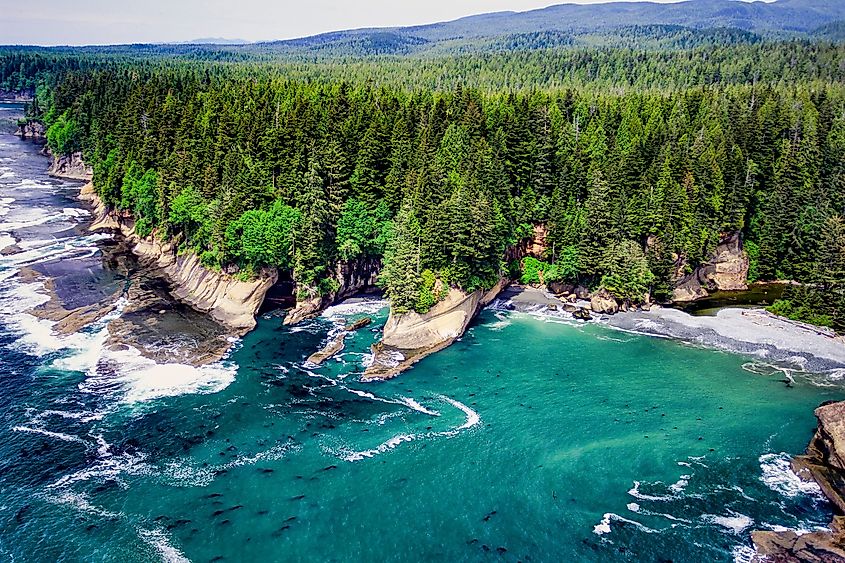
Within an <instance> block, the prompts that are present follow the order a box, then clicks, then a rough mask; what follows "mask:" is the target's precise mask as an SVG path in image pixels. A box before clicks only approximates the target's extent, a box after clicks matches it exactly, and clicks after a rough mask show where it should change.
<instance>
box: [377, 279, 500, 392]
mask: <svg viewBox="0 0 845 563" xmlns="http://www.w3.org/2000/svg"><path fill="white" fill-rule="evenodd" d="M507 285H508V280H507V279H505V278H502V279H500V280H499V282H498V283H497V284H496V285H495V286H493V287H492V288H491V289H489V290H482V289H479V290H477V291H474V292H472V293H466V292H464V291H461V290H460V289H456V288H450V289H449V293H448V294H447V295H446V297H445V298H444V299H442V300H440V301H439V302H437V303H436V304H435V305H434V306H433V307H432V308H431V310H429V311H428V312H427V313H424V314H420V313H416V312H414V311H410V312H407V313H402V314H396V313H395V312H394V311H393V310H391V311H390V316H389V317H388V319H387V323H386V324H385V326H384V336H383V337H382V340H381V341H380V342H379V343H378V344H376V345H375V346H374V347H373V361H372V363H371V364H370V366H369V367H368V368H367V369H366V371H365V372H364V379H365V380H370V381H373V380H381V379H390V378H392V377H396V376H397V375H399V374H400V373H401V372H403V371H404V370H406V369H408V368H409V367H411V366H412V365H413V364H415V363H416V362H418V361H420V360H421V359H423V358H425V357H426V356H428V355H429V354H432V353H434V352H437V351H438V350H442V349H443V348H446V347H447V346H449V345H450V344H452V343H453V342H454V341H455V340H457V339H458V338H460V337H461V336H462V335H463V334H464V332H465V331H466V329H467V327H468V326H469V323H470V322H471V321H472V319H473V318H475V316H476V315H477V314H478V312H479V311H480V310H481V308H482V307H484V306H485V305H488V304H489V303H490V302H492V301H493V299H495V298H496V296H497V295H499V293H500V292H501V291H502V289H504V288H505V287H506V286H507Z"/></svg>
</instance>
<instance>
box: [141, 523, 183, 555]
mask: <svg viewBox="0 0 845 563" xmlns="http://www.w3.org/2000/svg"><path fill="white" fill-rule="evenodd" d="M137 531H138V537H140V538H141V539H142V540H144V542H146V543H147V544H148V545H149V546H150V547H152V548H153V549H155V550H156V553H158V555H159V556H160V557H161V559H162V561H165V563H191V561H190V559H188V558H187V557H185V555H183V554H182V552H181V551H179V550H178V549H177V548H176V547H174V546H173V544H172V543H170V538H169V537H168V536H167V534H166V533H165V532H164V530H162V529H161V528H152V529H149V528H138V529H137Z"/></svg>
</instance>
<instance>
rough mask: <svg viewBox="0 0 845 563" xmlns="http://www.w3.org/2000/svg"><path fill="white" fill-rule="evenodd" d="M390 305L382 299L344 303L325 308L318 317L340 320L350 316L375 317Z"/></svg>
mask: <svg viewBox="0 0 845 563" xmlns="http://www.w3.org/2000/svg"><path fill="white" fill-rule="evenodd" d="M389 305H390V303H388V302H387V301H386V300H384V299H366V300H362V301H355V302H349V301H348V300H347V301H344V302H342V303H338V304H337V305H332V306H331V307H327V308H326V309H325V310H324V311H323V313H322V314H321V315H320V316H321V317H323V318H326V319H341V318H345V317H348V316H351V315H376V314H378V313H380V312H381V311H383V310H384V309H385V308H387V307H388V306H389Z"/></svg>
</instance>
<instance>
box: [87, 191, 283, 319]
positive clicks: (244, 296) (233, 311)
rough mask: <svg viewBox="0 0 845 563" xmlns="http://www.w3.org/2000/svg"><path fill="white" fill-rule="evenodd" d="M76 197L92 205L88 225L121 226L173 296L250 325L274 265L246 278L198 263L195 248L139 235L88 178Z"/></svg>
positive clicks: (272, 281) (97, 227)
mask: <svg viewBox="0 0 845 563" xmlns="http://www.w3.org/2000/svg"><path fill="white" fill-rule="evenodd" d="M79 198H80V199H82V200H83V201H87V202H89V203H90V204H91V205H92V206H93V207H94V213H95V220H94V222H93V223H92V225H91V227H90V229H91V230H92V231H97V230H115V231H118V232H120V233H121V235H123V236H124V237H125V238H126V240H127V241H128V242H129V243H130V245H131V246H132V251H133V252H134V253H135V254H136V255H137V256H138V257H139V258H141V259H142V260H144V261H146V262H147V263H148V264H150V265H152V266H154V267H155V268H157V269H158V270H159V271H160V272H161V274H162V276H163V277H164V278H166V279H167V280H168V281H169V282H170V283H171V284H172V290H171V293H172V294H173V296H174V297H176V298H177V299H179V300H180V301H182V302H184V303H186V304H187V305H190V306H191V307H193V308H194V309H196V310H198V311H200V312H203V313H207V314H208V315H210V316H211V317H212V318H213V319H214V320H216V321H218V322H219V323H221V324H223V325H224V326H226V327H229V328H231V329H233V330H235V331H237V332H239V333H244V332H247V331H249V330H251V329H253V328H254V327H255V314H256V313H257V312H258V309H259V308H260V307H261V304H262V303H263V302H264V296H265V295H266V293H267V291H268V290H269V289H270V288H271V287H272V286H273V284H275V283H276V280H277V276H278V274H277V272H276V271H275V270H265V271H262V272H261V273H260V274H259V275H258V277H257V278H256V279H255V280H251V281H241V280H239V279H237V278H235V277H233V276H231V275H229V274H226V273H224V272H217V271H214V270H210V269H209V268H206V267H205V266H203V265H202V264H201V263H200V261H199V257H198V256H197V255H196V254H194V253H192V252H184V253H179V252H178V251H177V245H176V244H175V243H174V242H173V241H169V242H163V241H160V240H158V239H157V238H156V237H155V235H151V236H148V237H140V236H138V235H137V234H136V233H135V228H134V222H133V220H132V218H131V217H129V216H127V215H124V214H121V213H118V212H115V211H110V210H108V208H107V207H106V206H105V205H104V204H103V203H102V201H100V198H99V197H98V196H97V194H96V192H95V191H94V187H93V184H91V183H90V182H89V183H87V184H86V185H85V186H83V187H82V189H81V191H80V195H79Z"/></svg>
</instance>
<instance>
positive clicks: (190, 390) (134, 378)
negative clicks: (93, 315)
mask: <svg viewBox="0 0 845 563" xmlns="http://www.w3.org/2000/svg"><path fill="white" fill-rule="evenodd" d="M91 357H93V354H92V355H91ZM104 363H105V364H106V365H108V366H113V367H114V371H111V370H109V369H104V368H103V364H104ZM97 366H98V367H97V368H96V370H95V372H94V373H90V372H89V376H88V378H87V379H86V380H85V381H84V382H83V383H82V384H80V388H81V389H82V390H83V391H88V392H95V393H99V392H102V391H103V390H105V391H106V392H110V391H113V390H114V389H115V388H116V387H117V388H119V389H120V394H121V402H123V403H125V404H136V403H142V402H147V401H152V400H155V399H161V398H165V397H175V396H178V395H185V394H203V395H205V394H212V393H218V392H220V391H222V390H223V389H225V388H226V387H228V386H229V385H230V384H231V383H232V382H233V381H234V380H235V375H236V373H237V366H235V365H234V364H231V363H228V362H218V363H216V364H210V365H204V366H190V365H184V364H157V363H155V362H154V361H153V360H151V359H149V358H145V357H143V356H142V355H141V353H140V352H139V351H138V350H136V349H135V348H132V347H127V349H125V350H118V351H111V350H105V351H103V353H102V356H101V358H100V360H99V362H98V363H97Z"/></svg>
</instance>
